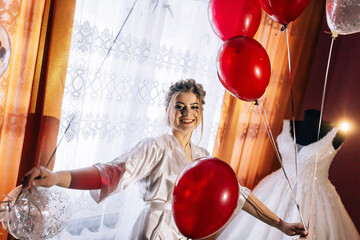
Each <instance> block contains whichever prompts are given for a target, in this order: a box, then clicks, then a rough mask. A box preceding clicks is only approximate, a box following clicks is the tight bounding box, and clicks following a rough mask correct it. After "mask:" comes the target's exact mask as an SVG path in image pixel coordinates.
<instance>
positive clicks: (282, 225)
mask: <svg viewBox="0 0 360 240" xmlns="http://www.w3.org/2000/svg"><path fill="white" fill-rule="evenodd" d="M242 209H243V210H244V211H246V212H247V213H249V214H250V215H252V216H254V217H256V218H257V219H259V220H261V221H263V222H264V223H267V224H269V225H270V226H272V227H275V228H277V229H279V230H280V231H282V232H284V233H285V234H287V235H289V236H294V235H300V236H301V237H305V236H306V235H307V233H306V231H305V229H304V226H303V225H302V224H301V223H287V222H284V221H282V220H281V219H280V218H279V217H278V216H277V215H276V214H275V213H273V212H272V211H271V210H270V209H269V208H267V207H266V206H265V205H264V204H263V203H262V202H261V201H260V200H259V199H257V198H256V197H255V196H254V195H253V194H252V193H250V194H249V196H248V198H247V199H246V201H245V204H244V206H243V208H242Z"/></svg>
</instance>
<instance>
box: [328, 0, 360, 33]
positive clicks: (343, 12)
mask: <svg viewBox="0 0 360 240" xmlns="http://www.w3.org/2000/svg"><path fill="white" fill-rule="evenodd" d="M326 21H327V24H328V26H329V28H330V30H331V32H332V34H333V36H334V37H337V35H338V34H340V35H347V34H352V33H357V32H360V0H326Z"/></svg>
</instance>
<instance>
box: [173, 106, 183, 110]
mask: <svg viewBox="0 0 360 240" xmlns="http://www.w3.org/2000/svg"><path fill="white" fill-rule="evenodd" d="M175 109H176V110H183V109H184V107H183V106H180V105H175Z"/></svg>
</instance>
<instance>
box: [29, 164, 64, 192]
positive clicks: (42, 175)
mask: <svg viewBox="0 0 360 240" xmlns="http://www.w3.org/2000/svg"><path fill="white" fill-rule="evenodd" d="M22 184H23V187H24V188H25V189H28V190H32V188H33V186H43V187H51V186H54V185H56V184H58V175H57V173H54V172H52V171H50V170H49V169H47V168H44V167H34V168H33V169H31V170H30V171H29V172H27V173H26V174H25V176H24V178H23V183H22Z"/></svg>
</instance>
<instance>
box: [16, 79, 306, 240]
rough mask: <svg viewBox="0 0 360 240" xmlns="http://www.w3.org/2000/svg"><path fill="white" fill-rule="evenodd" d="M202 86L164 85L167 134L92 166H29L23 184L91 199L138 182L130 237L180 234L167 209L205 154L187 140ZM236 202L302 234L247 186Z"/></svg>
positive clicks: (199, 112) (196, 121)
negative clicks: (180, 181)
mask: <svg viewBox="0 0 360 240" xmlns="http://www.w3.org/2000/svg"><path fill="white" fill-rule="evenodd" d="M205 94H206V93H205V91H204V89H203V87H202V85H201V84H197V83H196V82H195V81H194V80H193V79H188V80H181V81H179V82H177V83H175V84H174V85H172V86H171V87H170V90H169V93H168V95H167V98H166V112H167V117H168V124H169V125H170V126H171V129H172V134H164V135H161V136H159V137H156V138H147V139H144V140H142V141H141V142H140V143H138V144H137V145H136V146H135V147H134V148H132V149H131V150H130V151H129V152H128V153H126V154H124V155H122V156H120V157H118V158H116V159H115V160H113V161H111V162H108V163H105V164H102V163H98V164H95V165H94V166H91V167H88V168H83V169H78V170H71V171H59V172H51V171H49V170H47V169H45V168H43V167H38V168H33V169H32V170H31V171H29V172H28V173H27V174H26V175H25V177H24V182H23V184H24V186H25V187H26V188H28V189H29V190H31V188H32V186H33V184H34V185H36V186H46V187H50V186H53V185H58V186H61V187H65V188H73V189H89V190H91V195H92V197H93V198H94V199H95V201H97V202H100V201H102V200H104V199H105V198H106V197H107V196H109V195H111V194H113V193H115V192H118V191H121V190H123V189H126V188H127V187H128V186H129V185H131V184H134V183H136V182H138V183H139V188H140V193H141V196H142V198H143V200H144V201H145V202H146V203H147V207H146V208H145V209H144V210H143V211H142V212H141V214H140V215H139V217H138V219H137V221H136V223H135V226H134V227H133V231H132V235H131V239H186V237H184V236H183V235H182V234H181V233H180V232H179V230H178V229H177V227H176V225H175V222H174V219H173V217H172V211H171V200H172V190H173V185H174V183H175V180H176V178H177V176H178V175H179V173H180V172H181V171H182V169H183V168H184V167H185V166H186V165H187V163H188V162H190V161H192V160H194V159H196V158H199V157H203V156H207V155H209V153H208V151H207V150H206V149H203V148H201V147H198V146H196V145H195V144H193V143H192V142H191V136H192V132H193V130H194V129H195V128H197V127H198V126H199V125H200V123H202V121H203V104H205V100H204V98H205ZM240 192H241V194H240V197H239V206H238V207H240V208H241V207H243V209H244V210H245V211H247V212H249V213H250V214H252V215H253V216H255V217H257V218H258V219H260V220H262V221H264V222H266V223H268V224H269V225H271V226H274V227H276V228H278V229H280V230H281V231H283V232H284V233H286V234H288V235H302V236H304V235H305V232H304V229H303V227H302V225H301V224H300V223H294V224H290V223H285V222H283V221H281V219H280V218H279V217H277V216H276V215H275V214H274V213H272V212H271V211H270V210H268V209H267V208H266V207H265V206H264V205H262V204H261V202H259V201H258V200H257V199H256V198H255V196H253V195H252V194H251V193H250V191H249V190H248V189H246V188H244V187H240Z"/></svg>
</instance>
